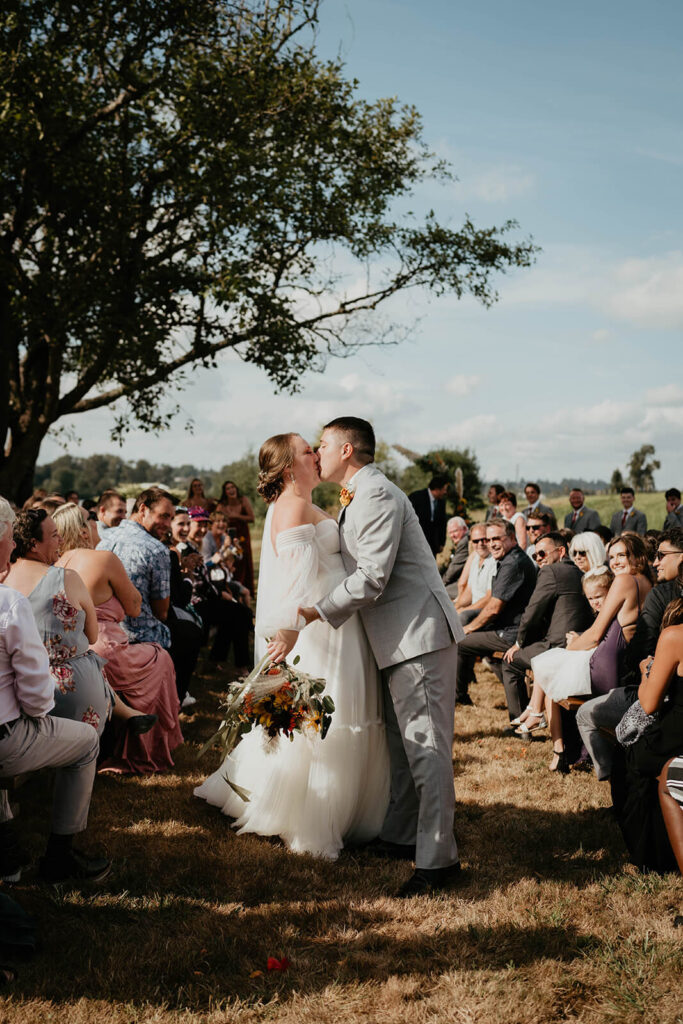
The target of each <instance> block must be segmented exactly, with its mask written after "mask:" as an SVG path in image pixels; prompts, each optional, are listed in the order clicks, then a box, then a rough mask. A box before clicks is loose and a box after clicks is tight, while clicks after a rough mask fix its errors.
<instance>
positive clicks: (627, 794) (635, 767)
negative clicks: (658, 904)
mask: <svg viewBox="0 0 683 1024" xmlns="http://www.w3.org/2000/svg"><path fill="white" fill-rule="evenodd" d="M665 698H668V700H666V702H665ZM638 700H639V701H640V705H641V707H642V709H643V711H644V712H645V713H646V714H648V715H652V714H657V715H658V716H659V718H658V721H656V722H655V723H654V724H653V725H650V726H649V727H648V728H647V729H646V730H645V731H644V732H643V734H642V735H641V736H640V738H639V739H637V740H636V741H635V743H632V744H631V745H630V746H627V747H625V748H618V754H617V756H615V761H614V767H613V771H612V800H613V802H614V811H615V814H616V816H617V821H618V822H619V826H620V828H621V831H622V834H623V836H624V840H625V842H626V846H627V848H628V852H629V856H630V859H631V862H632V863H633V864H635V865H636V867H638V868H640V870H641V871H660V872H664V871H675V870H676V868H677V864H676V860H675V857H674V855H673V851H672V849H671V844H670V843H669V840H668V836H667V834H666V828H665V825H664V821H663V819H662V813H661V808H660V804H659V801H658V799H657V788H658V776H659V775H660V773H661V771H662V769H663V767H664V765H665V764H666V762H667V761H668V760H669V758H671V757H673V756H675V755H676V754H677V753H678V752H679V751H680V749H681V739H682V738H683V599H681V598H679V599H677V600H676V601H672V603H671V604H670V605H669V607H668V608H667V611H666V614H665V615H664V619H663V621H662V632H661V634H660V636H659V640H658V641H657V648H656V650H655V656H654V658H653V659H651V660H650V661H648V662H647V663H646V664H645V666H644V670H643V679H642V682H641V684H640V686H639V687H638Z"/></svg>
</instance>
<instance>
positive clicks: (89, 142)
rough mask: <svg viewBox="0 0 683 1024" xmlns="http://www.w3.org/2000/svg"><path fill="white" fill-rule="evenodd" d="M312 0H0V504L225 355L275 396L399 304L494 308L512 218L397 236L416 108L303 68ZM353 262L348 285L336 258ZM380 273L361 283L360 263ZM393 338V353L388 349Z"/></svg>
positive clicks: (411, 171)
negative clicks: (38, 465)
mask: <svg viewBox="0 0 683 1024" xmlns="http://www.w3.org/2000/svg"><path fill="white" fill-rule="evenodd" d="M317 13H318V4H317V0H239V2H235V3H232V2H230V0H164V2H163V3H162V2H159V3H150V2H149V0H80V2H79V0H75V2H74V0H68V2H67V0H5V3H4V4H3V5H2V12H1V13H0V77H1V78H2V82H3V101H2V104H0V132H1V136H0V143H1V145H0V177H1V179H2V180H1V182H0V197H1V199H0V202H1V204H2V206H1V210H0V346H1V355H2V362H3V373H2V376H1V378H0V442H2V444H1V446H0V447H1V448H2V449H4V451H2V452H1V453H0V493H4V494H7V495H9V496H13V497H15V498H21V497H23V496H24V495H25V494H26V493H27V492H28V491H29V490H30V487H31V482H32V475H33V469H34V464H35V461H36V458H37V455H38V451H39V448H40V444H41V441H42V440H43V438H44V436H45V434H46V433H47V431H48V430H49V428H50V427H51V425H53V424H55V423H56V422H57V421H58V420H59V419H60V418H61V417H63V416H66V415H68V414H73V413H86V412H88V411H90V410H92V409H97V408H100V407H102V406H106V405H112V404H114V403H117V404H116V405H115V407H114V433H115V434H119V435H120V434H121V433H122V432H124V431H125V430H126V429H127V427H128V426H129V425H132V424H138V425H139V424H142V425H143V426H145V427H146V428H149V429H158V428H159V427H161V426H163V425H164V415H163V413H162V411H161V410H162V409H163V408H164V405H163V403H162V404H161V405H160V400H161V399H162V398H163V397H164V396H165V395H166V394H167V392H168V391H169V390H170V389H171V388H172V387H173V386H178V385H182V382H183V374H184V373H187V372H188V371H189V369H190V368H191V367H192V366H195V365H198V364H202V365H212V364H213V363H214V361H215V358H216V356H217V355H218V354H219V353H220V352H221V351H223V350H225V349H234V350H236V351H237V352H238V353H239V355H240V356H241V357H242V358H243V359H245V360H248V361H250V362H253V363H256V364H257V365H259V366H261V367H262V368H263V369H264V370H265V371H266V373H267V374H268V375H269V377H270V378H271V380H272V382H273V384H274V385H275V386H276V387H277V388H296V386H297V383H298V380H299V378H300V376H301V374H302V373H303V372H304V370H306V369H309V368H311V367H313V368H320V366H321V363H322V361H323V360H324V358H325V357H326V355H328V354H329V353H331V352H339V351H342V350H344V349H345V348H346V350H348V348H349V347H353V346H355V345H358V344H362V343H363V342H365V341H367V340H369V339H370V337H372V340H375V341H376V340H377V338H378V333H377V331H376V332H375V333H373V334H372V335H370V333H369V326H368V323H367V322H366V319H365V317H364V314H366V313H367V312H368V311H370V310H374V309H376V307H377V306H378V305H379V304H380V303H382V302H384V301H385V300H387V299H388V298H390V296H391V295H393V294H394V293H396V292H397V291H399V290H401V289H405V288H408V287H411V286H413V287H417V286H421V287H427V288H429V289H432V290H433V291H434V292H436V293H437V294H438V293H441V292H444V291H451V292H455V293H456V294H457V295H458V296H460V295H462V294H463V293H465V292H469V293H471V294H473V295H474V296H476V297H477V298H478V299H480V300H481V301H482V302H484V303H485V304H488V303H490V302H491V301H493V300H494V298H495V293H494V292H493V290H492V284H491V275H492V273H493V272H495V271H505V270H506V269H507V268H509V267H511V266H526V265H528V264H529V263H530V262H531V260H532V259H533V252H534V248H533V246H532V245H531V244H530V243H529V242H528V241H522V242H517V243H514V242H508V241H507V240H506V234H507V232H508V231H509V230H510V228H511V227H513V226H514V225H513V224H512V223H510V222H508V223H506V224H503V225H502V226H501V227H500V228H488V229H477V228H475V226H474V225H473V224H472V223H471V222H470V220H469V219H466V220H465V223H464V224H463V225H462V227H460V228H458V229H451V228H446V227H443V226H441V225H440V224H439V223H438V222H437V220H436V219H435V217H434V216H433V215H430V216H428V217H427V219H426V221H425V222H424V223H421V224H418V223H417V222H416V221H415V220H414V219H411V218H408V219H407V220H401V221H399V222H396V221H394V220H392V217H391V206H392V203H393V202H394V201H395V200H396V199H397V198H400V197H403V196H406V195H409V194H410V192H411V190H412V189H413V187H414V186H415V185H416V183H418V182H419V181H420V180H421V179H423V178H424V177H425V176H428V175H436V176H439V175H442V174H444V173H446V171H445V169H444V168H443V167H442V166H441V165H440V164H439V163H438V162H436V161H434V160H433V159H432V157H431V156H430V154H429V153H428V151H427V150H426V148H425V145H424V143H423V141H422V138H421V126H420V121H419V117H418V115H417V113H416V112H415V110H414V109H413V108H411V107H400V106H398V104H397V103H396V102H395V101H394V100H378V101H377V102H375V103H368V102H365V101H363V100H361V99H359V98H358V97H357V95H356V90H355V83H351V82H349V81H347V80H345V78H344V76H343V69H342V65H341V63H339V62H337V61H332V62H330V61H323V60H321V59H320V58H319V57H318V56H317V55H316V52H315V24H316V20H317ZM340 250H341V251H344V252H345V253H346V254H347V257H348V256H349V255H350V257H352V258H353V260H355V261H357V263H358V264H359V265H360V266H362V267H364V268H366V269H368V268H369V269H368V275H367V277H366V276H365V274H364V273H363V274H355V280H356V281H358V280H360V281H363V280H365V281H366V282H369V283H367V284H366V286H363V285H362V284H361V285H358V284H356V285H355V286H353V287H351V286H350V287H349V288H348V290H345V289H344V287H342V284H341V282H340V281H338V280H336V279H335V278H334V275H333V271H332V269H331V268H333V265H334V263H333V255H334V254H335V253H338V252H339V251H340ZM373 268H374V269H373ZM385 340H386V339H385Z"/></svg>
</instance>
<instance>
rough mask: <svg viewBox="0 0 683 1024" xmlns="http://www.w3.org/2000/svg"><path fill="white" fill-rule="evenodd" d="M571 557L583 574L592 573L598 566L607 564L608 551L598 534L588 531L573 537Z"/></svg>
mask: <svg viewBox="0 0 683 1024" xmlns="http://www.w3.org/2000/svg"><path fill="white" fill-rule="evenodd" d="M569 557H570V558H571V560H572V562H573V563H574V565H575V566H576V567H577V568H578V569H580V570H581V572H590V570H591V569H597V568H598V566H600V565H604V564H605V559H606V558H607V551H606V550H605V545H604V544H603V543H602V541H601V540H600V538H599V537H598V535H597V533H592V532H591V531H588V532H586V533H579V534H577V535H576V536H575V537H572V540H571V543H570V545H569Z"/></svg>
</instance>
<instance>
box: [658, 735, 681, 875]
mask: <svg viewBox="0 0 683 1024" xmlns="http://www.w3.org/2000/svg"><path fill="white" fill-rule="evenodd" d="M682 749H683V748H682ZM659 806H660V808H661V811H662V818H663V819H664V825H665V826H666V832H667V835H668V837H669V843H670V844H671V849H672V851H673V855H674V857H675V858H676V863H677V864H678V870H679V872H680V874H682V875H683V756H681V755H679V756H678V757H672V758H671V760H670V761H667V762H666V764H665V765H664V768H663V769H662V771H661V773H660V776H659Z"/></svg>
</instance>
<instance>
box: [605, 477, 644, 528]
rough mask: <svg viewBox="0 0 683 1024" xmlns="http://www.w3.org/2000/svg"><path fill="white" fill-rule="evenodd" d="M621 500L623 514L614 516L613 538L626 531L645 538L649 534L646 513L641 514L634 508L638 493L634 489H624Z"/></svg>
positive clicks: (611, 526) (611, 525)
mask: <svg viewBox="0 0 683 1024" xmlns="http://www.w3.org/2000/svg"><path fill="white" fill-rule="evenodd" d="M619 496H620V498H621V506H622V509H623V511H622V512H615V513H614V515H613V516H612V522H611V523H610V529H611V531H612V534H613V536H615V537H620V536H621V534H622V533H624V532H625V531H627V530H628V531H631V532H632V533H637V534H638V536H639V537H644V536H645V534H646V532H647V517H646V515H645V513H644V512H639V511H638V509H637V508H635V506H634V502H635V500H636V492H635V491H634V490H633V488H632V487H626V486H625V487H622V488H621V491H620V492H619Z"/></svg>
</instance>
